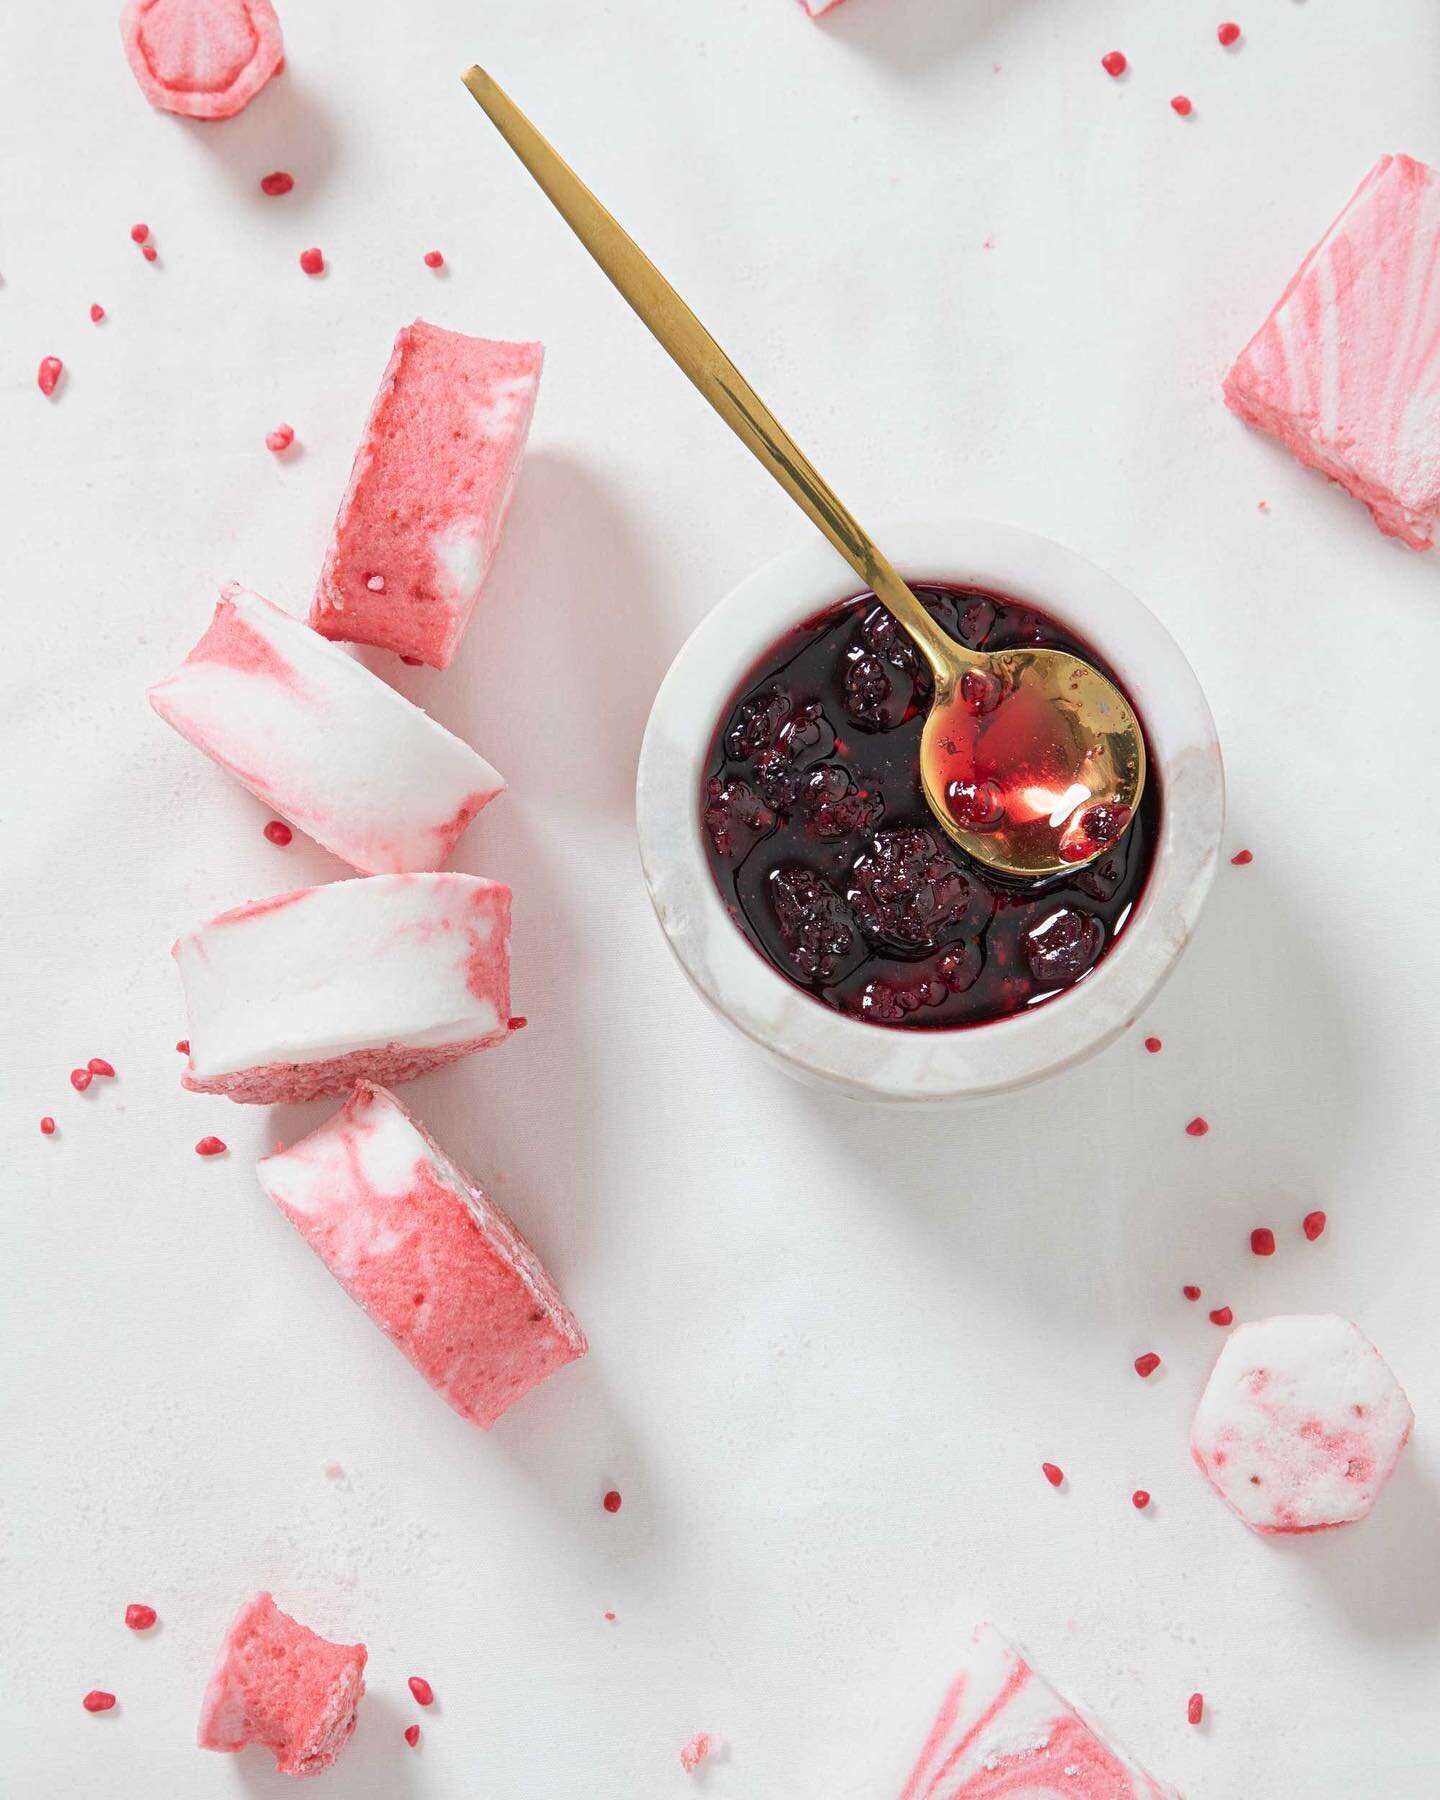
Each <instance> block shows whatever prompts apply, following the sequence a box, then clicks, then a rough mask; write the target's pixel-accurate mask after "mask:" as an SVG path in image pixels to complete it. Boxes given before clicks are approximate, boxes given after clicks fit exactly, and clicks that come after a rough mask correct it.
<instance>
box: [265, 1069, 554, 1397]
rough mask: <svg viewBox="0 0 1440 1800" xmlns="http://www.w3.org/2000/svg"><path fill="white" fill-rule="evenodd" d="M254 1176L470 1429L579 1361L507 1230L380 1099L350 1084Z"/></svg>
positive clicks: (530, 1259)
mask: <svg viewBox="0 0 1440 1800" xmlns="http://www.w3.org/2000/svg"><path fill="white" fill-rule="evenodd" d="M257 1172H258V1174H259V1177H260V1185H261V1186H262V1187H263V1188H264V1189H265V1191H266V1193H268V1194H269V1196H270V1198H271V1199H272V1200H273V1201H274V1202H275V1204H276V1205H277V1206H278V1207H279V1208H280V1210H281V1211H282V1212H283V1213H284V1214H285V1216H286V1218H288V1219H289V1220H290V1222H291V1224H292V1225H294V1226H295V1227H296V1229H297V1230H298V1231H299V1232H300V1233H301V1235H302V1236H303V1237H304V1238H305V1240H306V1242H307V1243H308V1244H309V1245H310V1247H311V1249H312V1250H314V1251H315V1253H316V1255H317V1256H319V1257H320V1259H321V1261H322V1262H323V1263H324V1264H325V1266H326V1267H327V1268H328V1269H329V1271H330V1273H331V1274H332V1275H333V1276H334V1277H335V1279H336V1280H337V1281H338V1282H339V1283H340V1285H341V1286H342V1287H343V1288H344V1289H345V1291H346V1293H347V1294H349V1296H350V1298H351V1299H352V1300H354V1301H355V1302H356V1304H357V1305H359V1306H361V1307H363V1308H364V1310H365V1311H366V1312H367V1313H368V1314H369V1315H370V1317H371V1318H372V1319H373V1320H374V1321H375V1323H376V1324H377V1325H378V1326H379V1327H380V1329H381V1330H382V1331H383V1332H384V1333H385V1335H386V1336H387V1337H388V1338H389V1339H390V1341H391V1342H392V1343H393V1344H395V1345H396V1346H397V1348H399V1349H400V1350H402V1351H403V1352H404V1353H405V1355H406V1356H407V1357H409V1359H410V1361H411V1362H412V1363H413V1364H414V1365H415V1367H416V1368H417V1369H418V1370H419V1371H420V1373H421V1374H422V1375H423V1376H424V1377H425V1379H426V1380H427V1381H428V1382H429V1383H430V1385H431V1387H433V1388H434V1389H435V1392H436V1393H437V1394H439V1395H440V1397H441V1399H442V1400H445V1401H447V1402H448V1403H449V1404H450V1405H451V1406H453V1407H454V1409H455V1411H456V1412H458V1413H459V1414H460V1416H461V1417H462V1418H465V1419H469V1420H470V1421H471V1423H472V1424H475V1425H479V1426H481V1427H482V1428H483V1429H486V1430H488V1429H489V1427H490V1426H491V1425H493V1424H494V1423H495V1421H496V1419H498V1418H499V1417H500V1415H501V1413H503V1412H504V1411H505V1409H506V1408H507V1407H509V1406H511V1405H513V1404H514V1402H515V1401H516V1400H518V1399H519V1398H520V1397H521V1395H522V1394H526V1393H528V1392H529V1390H530V1389H531V1388H532V1387H534V1386H535V1384H536V1383H537V1382H540V1381H543V1380H544V1379H545V1378H546V1376H547V1375H553V1374H554V1373H555V1371H556V1370H557V1369H560V1368H563V1367H564V1366H565V1364H566V1363H569V1362H573V1361H574V1360H575V1359H576V1357H579V1356H583V1355H584V1354H585V1351H586V1343H585V1335H584V1333H583V1332H582V1331H581V1329H580V1327H579V1325H578V1324H577V1323H576V1321H575V1318H574V1316H573V1314H572V1313H571V1312H570V1310H569V1308H568V1307H567V1306H566V1305H565V1302H564V1301H563V1300H562V1299H561V1298H560V1295H559V1293H558V1292H557V1291H556V1288H555V1284H554V1283H553V1282H552V1281H551V1280H550V1277H549V1276H548V1275H547V1274H546V1273H545V1270H544V1268H543V1267H542V1266H541V1263H540V1259H539V1258H538V1257H537V1256H536V1254H535V1252H534V1251H533V1250H532V1249H531V1248H530V1246H529V1244H527V1243H526V1242H525V1240H524V1238H523V1237H521V1235H520V1233H519V1232H518V1231H517V1230H516V1228H515V1226H514V1224H513V1223H512V1222H511V1221H510V1219H509V1218H508V1217H507V1216H506V1214H505V1213H503V1212H502V1211H501V1210H500V1208H499V1207H498V1206H497V1205H496V1204H495V1202H494V1201H493V1200H491V1199H490V1197H489V1195H488V1194H486V1193H485V1191H484V1189H483V1188H481V1187H480V1186H479V1184H478V1183H477V1182H475V1181H474V1180H472V1179H471V1177H470V1176H469V1175H467V1174H466V1173H465V1172H464V1170H463V1169H460V1168H458V1167H457V1166H456V1164H454V1163H452V1162H451V1161H450V1160H449V1158H448V1157H447V1156H446V1155H445V1153H444V1151H442V1150H441V1148H440V1146H439V1145H438V1144H437V1143H436V1142H435V1140H434V1139H433V1138H432V1137H431V1136H430V1135H429V1133H428V1132H426V1131H425V1130H424V1129H423V1128H422V1127H421V1126H420V1124H419V1123H418V1122H417V1121H416V1120H415V1119H413V1118H412V1117H411V1116H410V1114H409V1113H408V1112H407V1111H406V1110H405V1108H404V1107H403V1106H402V1105H401V1104H400V1102H399V1101H398V1100H397V1099H396V1098H395V1096H394V1095H393V1094H389V1093H386V1091H385V1089H384V1088H378V1087H374V1086H372V1085H371V1084H370V1083H368V1082H361V1083H360V1084H359V1085H358V1086H357V1087H356V1089H355V1092H354V1093H353V1094H352V1095H351V1097H350V1099H349V1101H348V1102H347V1104H346V1105H345V1106H344V1107H343V1108H342V1109H341V1111H340V1112H338V1113H337V1114H336V1115H335V1117H334V1118H333V1119H331V1120H329V1121H328V1122H327V1123H326V1124H324V1125H322V1126H321V1127H320V1128H319V1130H318V1131H312V1132H311V1133H310V1135H309V1137H307V1138H303V1139H302V1140H301V1141H300V1142H299V1143H298V1144H294V1145H292V1146H291V1147H290V1149H288V1150H281V1151H277V1152H276V1154H275V1155H274V1156H267V1157H265V1158H264V1159H263V1160H262V1161H261V1162H260V1164H259V1165H258V1170H257Z"/></svg>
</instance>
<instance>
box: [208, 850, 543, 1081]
mask: <svg viewBox="0 0 1440 1800" xmlns="http://www.w3.org/2000/svg"><path fill="white" fill-rule="evenodd" d="M173 955H174V957H175V960H176V963H177V964H178V965H179V969H180V978H181V981H182V982H183V984H184V988H185V1004H186V1007H187V1009H188V1012H189V1019H190V1030H189V1034H188V1035H189V1042H190V1060H189V1063H188V1065H187V1068H186V1071H185V1074H184V1076H183V1077H182V1079H183V1081H184V1084H185V1086H186V1087H187V1088H191V1089H193V1090H194V1091H195V1092H197V1093H202V1094H228V1095H229V1097H230V1098H231V1099H232V1100H245V1101H251V1102H256V1103H261V1104H268V1103H272V1102H278V1101H298V1100H314V1099H318V1098H320V1097H321V1096H323V1095H325V1094H343V1093H347V1092H348V1091H349V1090H350V1089H351V1088H352V1087H353V1086H354V1085H355V1083H356V1082H357V1081H365V1080H370V1081H382V1080H383V1081H391V1082H398V1081H410V1080H413V1079H414V1077H415V1076H417V1075H420V1074H423V1073H424V1072H425V1070H427V1069H434V1068H439V1067H441V1066H442V1065H443V1064H445V1063H449V1062H454V1061H455V1060H456V1059H457V1058H459V1057H462V1056H468V1055H470V1053H471V1052H472V1051H474V1050H483V1049H486V1048H487V1047H488V1046H489V1045H491V1044H498V1043H500V1042H501V1041H502V1040H503V1039H504V1038H505V1037H507V1036H508V1035H509V1032H510V1021H509V1012H510V890H509V888H508V887H506V886H505V885H504V883H503V882H499V881H487V880H485V879H484V877H482V876H479V875H448V874H442V875H370V876H366V877H363V878H357V879H356V880H353V881H332V882H331V883H329V884H328V886H325V887H313V888H300V889H298V890H297V891H296V892H294V893H290V894H277V895H275V896H274V897H273V898H272V899H269V900H254V901H251V903H250V904H249V905H248V906H240V907H236V908H235V910H234V911H233V912H226V913H221V914H220V915H219V916H218V917H217V918H214V919H211V920H209V921H208V922H207V923H206V924H204V925H200V926H197V927H196V929H195V930H193V931H188V932H186V933H185V934H184V936H183V937H181V938H180V939H179V940H178V941H177V942H176V944H175V947H174V951H173Z"/></svg>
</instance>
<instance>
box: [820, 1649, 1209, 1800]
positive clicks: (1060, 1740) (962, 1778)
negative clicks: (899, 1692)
mask: <svg viewBox="0 0 1440 1800" xmlns="http://www.w3.org/2000/svg"><path fill="white" fill-rule="evenodd" d="M842 1792H843V1795H844V1800H1001V1796H1004V1797H1005V1800H1181V1797H1180V1794H1179V1791H1178V1790H1177V1789H1175V1788H1172V1787H1167V1786H1165V1785H1164V1783H1162V1782H1159V1781H1156V1780H1155V1778H1154V1776H1153V1775H1147V1774H1146V1772H1145V1770H1144V1769H1142V1768H1141V1767H1140V1765H1139V1764H1138V1763H1137V1762H1135V1761H1134V1760H1133V1758H1131V1757H1130V1756H1129V1755H1127V1754H1126V1752H1125V1751H1123V1750H1121V1749H1120V1748H1119V1747H1118V1746H1117V1745H1116V1744H1115V1743H1114V1741H1113V1740H1111V1739H1110V1738H1107V1737H1106V1736H1105V1734H1104V1733H1103V1732H1102V1731H1101V1729H1100V1727H1099V1726H1098V1725H1097V1724H1095V1723H1094V1721H1093V1720H1090V1719H1087V1718H1085V1717H1083V1716H1082V1715H1081V1713H1080V1712H1078V1711H1077V1710H1076V1708H1075V1707H1073V1706H1071V1705H1070V1703H1069V1702H1068V1701H1067V1700H1065V1699H1063V1698H1062V1697H1061V1696H1060V1695H1059V1694H1057V1693H1056V1691H1055V1689H1054V1688H1052V1687H1051V1686H1050V1684H1049V1682H1047V1681H1046V1680H1045V1678H1044V1676H1042V1675H1039V1674H1037V1673H1036V1671H1035V1670H1034V1669H1032V1668H1031V1666H1030V1664H1029V1663H1028V1662H1027V1661H1026V1660H1025V1658H1024V1656H1023V1655H1022V1654H1021V1653H1020V1651H1019V1650H1017V1649H1016V1648H1015V1646H1014V1645H1013V1644H1011V1643H1008V1642H1007V1641H1006V1640H1005V1638H1003V1637H1002V1636H1001V1635H1000V1633H999V1632H998V1631H996V1629H995V1628H994V1626H993V1625H982V1626H981V1627H980V1629H979V1630H978V1631H977V1632H976V1633H975V1635H974V1638H973V1639H972V1640H971V1643H970V1646H969V1649H968V1650H967V1651H966V1653H965V1655H964V1657H963V1658H962V1660H961V1661H960V1663H959V1664H958V1665H956V1666H952V1667H950V1668H947V1669H944V1670H942V1671H940V1672H938V1673H937V1675H936V1677H935V1679H934V1680H933V1681H931V1682H930V1683H929V1684H928V1685H927V1686H925V1687H923V1688H921V1689H920V1690H918V1691H917V1692H916V1693H915V1694H914V1695H913V1696H912V1698H911V1701H910V1703H909V1705H908V1707H907V1708H906V1709H904V1710H903V1711H902V1713H901V1714H900V1716H899V1717H898V1718H896V1720H895V1721H894V1725H893V1729H892V1730H891V1731H890V1732H888V1733H887V1734H886V1737H885V1740H884V1742H883V1743H882V1744H881V1745H880V1746H879V1748H878V1752H877V1754H876V1756H875V1758H874V1761H873V1762H872V1763H871V1765H870V1767H869V1768H868V1770H867V1773H866V1775H865V1777H864V1778H863V1780H861V1781H860V1782H859V1784H858V1785H856V1786H853V1787H848V1788H845V1789H843V1790H842Z"/></svg>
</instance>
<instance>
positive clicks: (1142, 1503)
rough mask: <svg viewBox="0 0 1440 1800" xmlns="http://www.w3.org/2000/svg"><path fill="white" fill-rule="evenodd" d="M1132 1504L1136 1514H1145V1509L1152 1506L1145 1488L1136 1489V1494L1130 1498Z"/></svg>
mask: <svg viewBox="0 0 1440 1800" xmlns="http://www.w3.org/2000/svg"><path fill="white" fill-rule="evenodd" d="M1130 1504H1131V1505H1132V1506H1133V1507H1134V1508H1135V1510H1136V1512H1144V1510H1145V1508H1146V1507H1147V1506H1148V1505H1149V1504H1150V1496H1149V1495H1148V1494H1147V1493H1146V1492H1145V1490H1144V1488H1136V1490H1135V1492H1134V1493H1133V1494H1132V1495H1131V1496H1130Z"/></svg>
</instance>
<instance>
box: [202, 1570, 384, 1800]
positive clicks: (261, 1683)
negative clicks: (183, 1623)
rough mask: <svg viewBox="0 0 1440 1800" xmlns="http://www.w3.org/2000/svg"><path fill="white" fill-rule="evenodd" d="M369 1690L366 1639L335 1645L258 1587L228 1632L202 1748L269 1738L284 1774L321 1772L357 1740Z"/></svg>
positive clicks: (237, 1746) (209, 1693)
mask: <svg viewBox="0 0 1440 1800" xmlns="http://www.w3.org/2000/svg"><path fill="white" fill-rule="evenodd" d="M364 1692H365V1646H364V1645H363V1644H332V1643H330V1642H329V1640H328V1639H326V1638H322V1637H319V1636H317V1635H316V1634H315V1632H313V1631H310V1630H308V1629H307V1628H306V1627H305V1626H304V1625H301V1624H299V1623H298V1622H297V1621H296V1620H294V1619H292V1618H290V1617H289V1615H288V1614H286V1613H283V1612H281V1610H280V1608H279V1607H278V1606H276V1604H275V1602H274V1601H273V1600H272V1599H271V1597H270V1596H269V1594H257V1595H256V1596H255V1598H254V1599H253V1600H247V1601H246V1603H245V1604H244V1606H242V1607H241V1608H240V1611H239V1612H238V1613H237V1614H236V1615H235V1618H234V1620H233V1621H232V1623H231V1625H230V1629H229V1630H228V1631H227V1632H226V1633H225V1639H224V1642H223V1643H222V1644H221V1646H220V1655H219V1658H218V1660H217V1662H216V1664H215V1672H214V1674H213V1675H212V1676H211V1677H210V1685H209V1687H207V1688H206V1690H205V1699H204V1701H203V1703H202V1705H201V1708H200V1729H199V1731H198V1733H197V1734H196V1740H197V1742H198V1743H199V1745H200V1748H201V1749H202V1750H227V1751H235V1750H243V1749H244V1748H245V1746H246V1745H247V1744H263V1745H264V1746H265V1748H266V1749H267V1750H270V1751H272V1752H273V1753H274V1756H275V1766H276V1768H277V1769H278V1770H279V1771H280V1773H281V1774H282V1775H318V1774H319V1773H320V1771H321V1770H322V1769H328V1768H329V1767H330V1765H331V1763H333V1762H334V1761H335V1758H336V1757H337V1756H338V1755H339V1754H340V1752H341V1751H342V1750H343V1749H344V1748H345V1746H346V1744H347V1743H348V1742H349V1740H350V1734H351V1732H352V1731H354V1729H355V1709H356V1708H357V1707H358V1706H359V1704H360V1698H361V1696H362V1695H363V1694H364Z"/></svg>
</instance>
